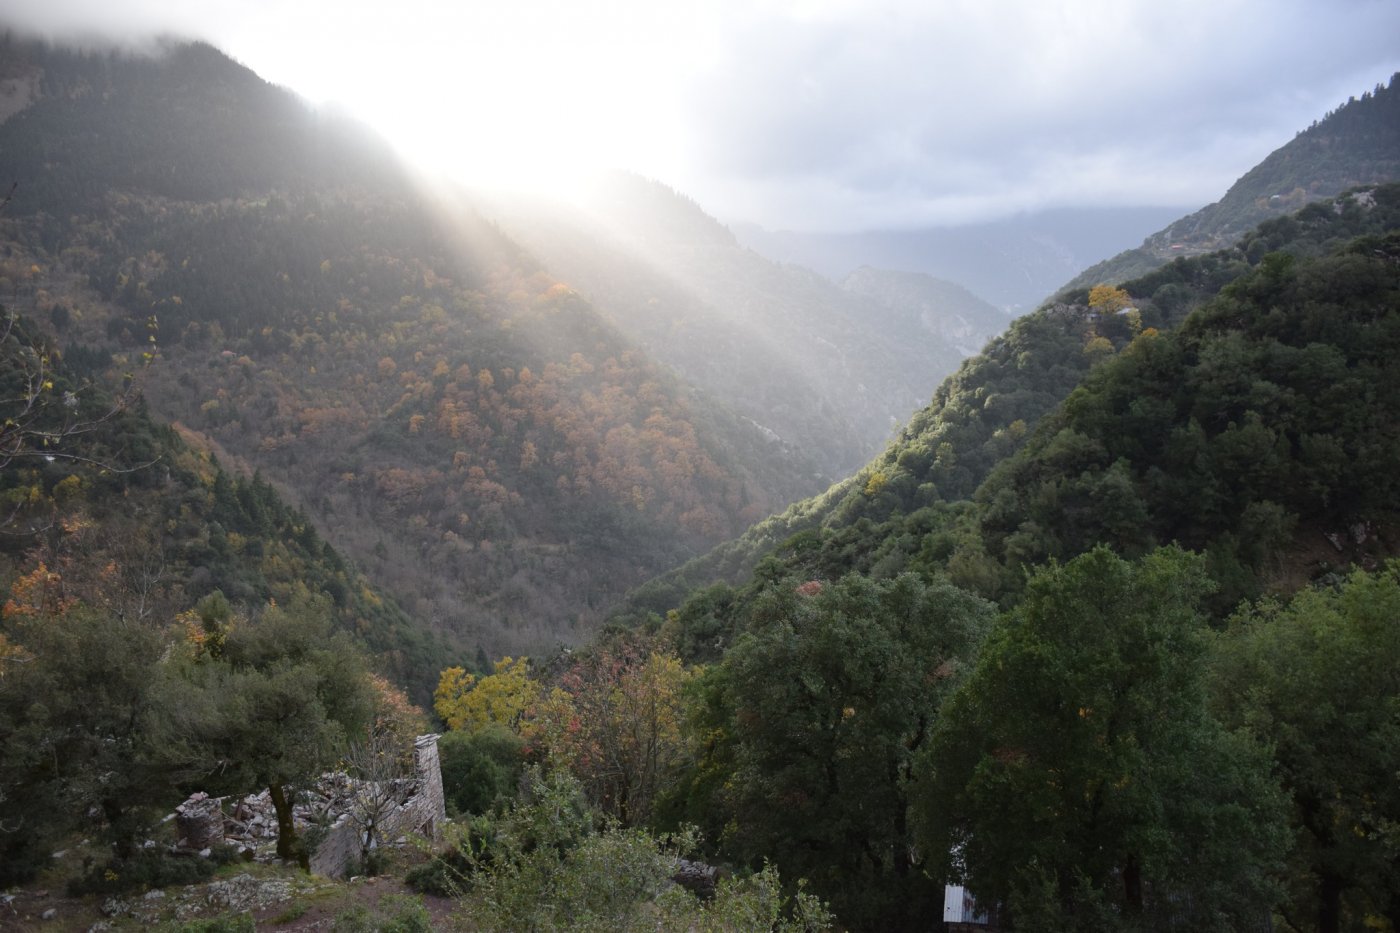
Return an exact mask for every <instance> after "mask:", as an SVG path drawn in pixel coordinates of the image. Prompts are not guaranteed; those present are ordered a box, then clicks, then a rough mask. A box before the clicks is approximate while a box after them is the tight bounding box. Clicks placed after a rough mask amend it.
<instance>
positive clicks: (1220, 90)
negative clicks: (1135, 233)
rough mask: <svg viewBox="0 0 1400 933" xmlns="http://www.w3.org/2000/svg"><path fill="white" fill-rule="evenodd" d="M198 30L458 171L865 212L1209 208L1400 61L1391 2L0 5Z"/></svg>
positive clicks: (14, 17)
mask: <svg viewBox="0 0 1400 933" xmlns="http://www.w3.org/2000/svg"><path fill="white" fill-rule="evenodd" d="M0 21H5V22H9V23H13V24H18V25H21V26H27V27H29V28H30V29H33V30H39V31H42V32H44V33H46V34H49V35H52V36H65V35H71V34H73V33H75V32H76V33H83V34H87V35H102V36H107V37H112V38H120V39H123V40H137V39H140V38H141V37H143V36H149V35H151V34H153V33H158V32H165V33H174V34H178V35H187V36H192V37H198V38H203V39H206V40H208V41H210V42H211V43H213V44H215V45H217V46H219V47H220V48H222V49H223V50H224V51H226V52H228V53H229V54H230V55H232V56H233V57H234V58H236V59H238V60H239V61H241V62H243V63H244V64H246V65H248V66H249V67H251V68H253V69H254V70H256V71H257V72H258V73H260V74H261V75H263V76H264V77H265V78H267V79H269V80H271V81H274V82H276V83H278V84H283V85H286V86H288V87H290V88H292V89H293V90H295V91H297V92H299V93H301V94H302V95H304V96H306V97H308V98H310V99H312V100H314V101H318V102H324V101H338V102H340V103H342V104H344V105H345V106H346V107H347V108H348V109H350V110H351V111H352V112H354V113H356V114H358V115H359V116H361V117H363V118H364V119H365V120H367V121H368V122H370V123H371V124H374V125H375V126H377V127H379V128H380V129H382V130H383V131H384V132H385V133H386V134H388V135H389V136H390V137H391V138H393V139H395V140H396V141H397V142H399V144H400V145H401V146H402V147H403V148H404V149H405V151H407V152H409V153H410V154H412V155H414V156H416V157H418V158H421V159H424V160H426V161H429V162H431V163H432V165H433V166H435V167H437V168H440V169H447V170H450V171H453V172H455V173H457V174H458V175H461V176H464V177H467V178H468V179H470V180H493V179H501V178H504V179H507V180H519V179H520V178H522V177H525V176H529V177H539V178H547V179H551V180H552V179H555V178H557V177H559V176H561V175H562V174H566V173H567V172H568V170H570V169H572V168H576V167H582V168H590V169H591V168H596V167H620V168H629V169H632V170H635V171H638V172H641V173H643V174H646V175H649V176H651V177H654V178H658V179H660V180H662V181H664V182H666V183H668V184H670V185H671V186H673V187H675V188H677V189H679V190H681V191H683V192H684V193H686V194H688V195H690V196H691V197H693V198H695V199H696V200H697V201H699V202H700V204H701V206H702V207H704V208H705V209H706V210H708V211H709V212H711V213H713V214H716V215H718V216H719V217H721V218H722V219H724V220H726V221H730V222H737V221H753V222H757V223H761V224H763V225H765V226H767V227H770V228H787V229H795V230H825V231H835V230H856V229H870V228H890V227H914V226H924V225H940V224H955V223H959V222H966V221H972V220H989V219H995V218H999V217H1004V216H1007V215H1009V214H1013V213H1016V212H1019V211H1027V210H1035V209H1038V208H1044V207H1059V206H1079V205H1100V204H1114V205H1171V206H1180V207H1182V208H1183V209H1194V208H1196V207H1200V206H1201V205H1203V204H1206V203H1208V202H1210V201H1213V200H1215V199H1217V198H1218V197H1219V196H1220V195H1221V194H1222V193H1223V192H1224V191H1225V189H1226V188H1227V187H1228V186H1229V185H1230V183H1231V182H1233V181H1234V180H1235V179H1236V178H1237V177H1239V176H1240V175H1241V174H1243V173H1244V172H1245V171H1247V170H1248V169H1249V168H1250V167H1252V166H1253V165H1254V164H1256V163H1257V162H1258V161H1259V160H1260V159H1262V158H1263V157H1264V156H1266V155H1267V154H1268V153H1269V152H1271V151H1272V150H1273V149H1275V148H1277V147H1278V146H1280V145H1282V144H1283V143H1285V142H1287V141H1288V140H1289V139H1291V138H1292V137H1293V135H1294V133H1295V132H1297V131H1298V130H1300V129H1303V128H1305V127H1306V126H1307V125H1308V124H1310V123H1311V122H1312V121H1313V120H1315V119H1319V118H1321V117H1322V115H1323V114H1324V113H1326V112H1327V111H1328V110H1330V109H1333V108H1334V107H1336V106H1337V105H1338V104H1340V103H1341V102H1343V101H1345V100H1346V99H1347V98H1348V97H1349V96H1352V95H1358V96H1359V95H1360V94H1361V93H1362V92H1363V91H1365V90H1368V89H1370V88H1372V87H1374V86H1375V85H1376V84H1377V83H1378V82H1385V81H1388V80H1389V77H1390V75H1391V74H1392V73H1394V72H1395V71H1397V70H1400V2H1396V0H1061V2H1058V3H1057V2H1053V0H1000V2H997V0H925V2H922V3H918V2H892V0H815V2H806V3H802V2H796V0H682V2H672V0H610V2H609V0H456V2H430V0H395V2H383V0H282V2H273V0H168V2H157V0H0Z"/></svg>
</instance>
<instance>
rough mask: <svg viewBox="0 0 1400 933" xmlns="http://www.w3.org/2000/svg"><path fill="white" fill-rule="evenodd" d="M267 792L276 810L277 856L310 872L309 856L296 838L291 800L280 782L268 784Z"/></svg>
mask: <svg viewBox="0 0 1400 933" xmlns="http://www.w3.org/2000/svg"><path fill="white" fill-rule="evenodd" d="M267 792H268V795H269V796H271V797H272V807H273V809H274V810H276V811H277V857H278V858H280V859H281V860H282V861H284V862H296V863H297V864H298V865H300V866H301V870H302V871H304V872H306V873H307V874H310V873H311V857H310V855H308V854H307V851H306V847H305V846H303V845H302V844H301V840H300V839H298V838H297V827H296V822H295V821H294V820H293V819H292V802H291V801H290V800H288V799H287V794H286V791H285V789H284V788H283V787H282V785H281V784H278V783H276V782H274V783H272V784H270V785H268V788H267Z"/></svg>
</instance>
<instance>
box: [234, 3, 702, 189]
mask: <svg viewBox="0 0 1400 933" xmlns="http://www.w3.org/2000/svg"><path fill="white" fill-rule="evenodd" d="M406 5H407V6H410V7H412V6H415V5H416V4H415V3H413V2H412V0H410V2H409V3H408V4H406ZM419 12H420V13H422V12H424V11H419ZM410 13H412V11H396V13H395V15H394V16H393V17H392V18H385V19H382V20H365V21H361V20H355V19H353V18H351V19H350V20H347V21H344V22H339V23H336V24H332V25H331V27H330V28H331V29H333V30H334V33H333V34H329V35H323V36H322V37H321V38H320V40H319V41H318V42H316V43H315V44H314V45H311V46H308V45H306V44H304V43H303V45H302V46H301V47H300V48H299V49H297V50H296V51H297V54H290V52H291V51H292V50H291V49H279V48H278V47H277V46H278V45H279V44H280V40H279V39H275V38H274V39H272V40H271V41H269V39H268V38H267V37H265V36H264V37H261V38H260V39H259V42H258V43H257V45H256V46H252V45H250V51H251V54H248V55H244V56H242V57H243V58H244V60H245V61H247V62H248V64H250V65H251V66H253V67H255V68H258V69H259V70H260V71H262V72H263V73H264V74H267V76H268V77H269V78H271V79H272V80H274V81H276V82H277V83H280V84H285V85H287V86H289V87H291V88H292V89H293V90H296V91H298V92H299V93H301V94H303V95H305V96H308V97H309V98H311V99H312V100H314V101H317V102H335V103H336V104H338V105H341V106H344V107H345V108H346V109H347V110H349V111H350V112H351V113H353V114H355V115H356V116H357V117H359V118H360V119H362V120H364V121H365V122H366V123H368V124H370V125H371V126H373V127H375V128H376V129H377V130H379V131H380V132H382V133H383V134H384V135H385V136H386V137H387V138H388V139H389V140H390V141H391V142H392V143H393V144H394V145H395V146H396V147H397V148H398V149H399V150H400V152H402V153H403V155H404V156H405V157H406V158H408V159H409V160H410V161H411V162H413V163H415V164H416V165H418V166H420V167H422V168H424V169H425V170H428V171H431V172H434V173H441V174H445V175H447V176H449V177H451V178H453V179H455V180H458V181H461V182H463V183H465V184H469V185H472V186H502V187H509V188H528V189H534V190H538V189H545V190H548V191H557V190H559V189H565V188H569V187H570V186H572V185H574V184H575V183H576V182H577V181H578V180H579V179H580V177H584V176H590V177H591V176H592V175H593V174H595V173H596V172H597V171H599V170H603V169H612V168H628V169H632V170H635V171H640V172H643V173H646V174H653V175H657V176H665V177H670V178H676V177H683V176H684V175H685V174H686V166H685V165H684V164H683V163H684V161H685V153H686V151H687V149H688V147H687V145H686V141H685V139H684V138H683V134H682V131H681V128H680V121H679V119H678V111H679V109H680V108H679V106H678V96H679V95H682V94H684V93H685V85H686V82H687V81H688V80H690V79H691V78H692V77H693V76H694V75H695V74H696V72H697V71H698V70H699V69H700V68H702V67H703V64H704V63H705V62H706V61H707V60H708V56H709V52H710V46H711V44H712V42H713V39H712V37H709V33H708V32H707V30H705V29H703V28H699V27H698V26H696V25H695V24H686V23H685V22H683V21H674V20H673V21H666V22H663V21H662V20H664V16H663V14H662V12H661V11H656V10H653V9H650V8H648V7H644V6H640V5H639V6H636V7H634V8H631V9H627V10H622V9H621V8H619V9H618V10H615V11H613V13H614V14H615V15H611V16H609V15H606V14H600V13H599V12H598V11H597V10H596V9H595V10H591V11H581V10H580V9H579V8H578V6H577V5H574V4H564V3H551V2H545V3H535V4H527V5H524V6H522V7H521V8H518V9H514V10H509V11H504V10H496V11H485V10H483V9H480V8H478V9H472V8H471V7H468V6H464V7H463V8H461V9H459V10H457V11H452V12H447V11H444V10H442V9H441V8H436V9H433V10H432V11H431V13H429V14H426V15H423V16H421V17H415V16H414V15H409V14H410ZM624 14H625V15H624ZM658 18H660V19H658ZM424 23H429V24H431V26H430V27H425V26H424V25H423V24H424ZM546 25H547V26H548V28H546ZM293 32H295V33H300V32H302V31H301V30H293ZM254 59H258V60H254ZM264 61H265V62H266V63H267V64H266V65H264V64H263V63H264Z"/></svg>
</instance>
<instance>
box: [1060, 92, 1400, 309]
mask: <svg viewBox="0 0 1400 933" xmlns="http://www.w3.org/2000/svg"><path fill="white" fill-rule="evenodd" d="M1396 180H1400V74H1396V75H1392V76H1391V79H1390V82H1389V83H1388V84H1385V85H1377V86H1376V88H1375V89H1374V90H1373V91H1366V92H1364V93H1363V94H1362V95H1361V96H1360V97H1359V98H1358V97H1353V98H1352V99H1350V100H1348V101H1347V102H1346V103H1344V104H1342V105H1341V106H1340V107H1338V108H1337V109H1336V110H1334V111H1332V112H1330V113H1328V114H1327V115H1326V116H1325V117H1323V118H1322V119H1321V120H1319V121H1317V122H1315V123H1313V124H1312V126H1310V127H1308V128H1307V129H1305V130H1300V131H1299V133H1298V135H1297V136H1295V137H1294V138H1293V139H1292V140H1290V141H1289V142H1287V143H1285V144H1284V145H1283V146H1280V147H1279V148H1278V149H1276V150H1274V151H1273V152H1272V153H1270V154H1269V156H1268V157H1267V158H1265V159H1264V161H1263V162H1260V163H1259V164H1258V165H1256V166H1255V167H1254V168H1252V169H1250V170H1249V171H1248V172H1246V173H1245V174H1244V175H1243V176H1241V177H1240V179H1239V180H1238V181H1236V182H1235V183H1234V184H1233V185H1231V186H1230V190H1229V191H1227V192H1226V193H1225V196H1224V197H1222V198H1221V199H1220V200H1219V201H1217V202H1215V203H1214V204H1210V205H1207V206H1206V207H1203V208H1201V209H1200V210H1199V211H1196V212H1195V213H1193V214H1189V215H1187V216H1186V217H1182V218H1180V219H1179V220H1177V221H1175V222H1173V223H1171V224H1168V225H1167V226H1166V227H1164V228H1163V229H1161V230H1159V231H1158V232H1156V233H1154V234H1152V235H1150V236H1149V237H1147V238H1146V239H1145V240H1144V241H1143V243H1142V245H1141V246H1139V247H1136V248H1134V249H1130V250H1125V251H1123V252H1122V253H1119V254H1118V255H1116V256H1114V257H1112V258H1111V259H1106V260H1104V261H1103V262H1100V263H1097V264H1095V265H1093V266H1091V267H1089V268H1088V269H1085V270H1084V271H1083V272H1081V273H1080V274H1078V275H1076V276H1074V277H1073V278H1072V279H1070V280H1069V281H1068V283H1067V284H1065V285H1064V286H1062V287H1061V288H1059V289H1058V291H1057V293H1064V292H1068V291H1071V290H1074V289H1080V288H1090V287H1092V286H1094V285H1098V284H1101V283H1118V282H1122V281H1125V280H1127V279H1129V278H1134V277H1137V276H1141V275H1145V274H1147V273H1148V272H1151V271H1152V270H1153V269H1155V268H1157V267H1159V266H1161V265H1163V264H1165V263H1167V262H1170V261H1171V260H1173V259H1175V258H1177V257H1180V256H1196V255H1200V254H1201V253H1206V252H1210V251H1212V250H1217V249H1222V248H1224V247H1226V246H1229V245H1230V244H1232V243H1234V242H1235V241H1236V240H1238V239H1239V238H1240V237H1241V236H1242V235H1243V234H1244V233H1245V232H1247V231H1248V230H1250V229H1251V228H1253V227H1254V226H1256V225H1257V224H1259V223H1261V222H1263V221H1265V220H1268V219H1270V218H1272V217H1280V216H1283V215H1286V214H1289V213H1292V212H1294V211H1296V210H1298V209H1299V208H1301V207H1303V206H1304V205H1305V204H1308V203H1311V202H1312V201H1316V200H1322V199H1327V198H1332V197H1335V196H1336V195H1338V194H1340V193H1341V192H1343V191H1345V190H1346V189H1348V188H1354V187H1358V186H1361V185H1375V184H1384V183H1386V182H1391V181H1396Z"/></svg>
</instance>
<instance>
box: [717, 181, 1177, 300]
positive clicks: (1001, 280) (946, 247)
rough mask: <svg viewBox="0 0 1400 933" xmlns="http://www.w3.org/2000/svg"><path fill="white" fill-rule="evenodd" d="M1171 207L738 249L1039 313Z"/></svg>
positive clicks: (800, 237)
mask: <svg viewBox="0 0 1400 933" xmlns="http://www.w3.org/2000/svg"><path fill="white" fill-rule="evenodd" d="M1176 216H1179V214H1178V211H1177V210H1176V209H1173V208H1163V207H1125V208H1116V207H1106V208H1057V209H1052V210H1046V211H1041V212H1037V213H1032V214H1026V215H1022V216H1018V217H1013V218H1008V219H1006V220H999V221H992V222H989V223H980V224H967V225H964V226H958V227H935V228H929V229H922V230H871V231H865V232H860V233H828V234H823V233H797V232H793V231H769V230H764V229H762V228H759V227H755V226H752V225H738V226H736V227H735V228H734V229H735V231H736V233H737V235H738V237H739V240H740V242H742V243H743V244H744V245H745V246H747V247H749V248H750V249H753V250H755V251H757V252H759V253H762V254H763V255H765V256H769V257H771V258H773V259H776V260H779V261H781V262H790V263H796V264H798V265H803V266H807V267H808V268H810V269H814V270H816V271H817V272H820V273H821V274H822V275H824V276H826V277H827V278H830V279H832V280H833V281H838V282H839V281H841V280H842V279H843V278H845V277H846V276H847V275H849V274H850V273H851V272H853V271H854V270H855V269H857V268H859V267H861V266H870V267H873V268H879V269H900V270H904V271H908V272H921V273H924V274H926V275H931V276H934V277H936V278H940V279H946V280H948V281H952V282H956V283H957V284H959V285H961V286H963V287H964V288H966V289H968V290H969V291H971V292H973V293H974V294H975V295H977V297H979V298H981V299H983V300H985V301H988V302H990V303H991V304H993V305H995V306H996V307H998V308H1000V309H1002V310H1003V311H1004V312H1008V313H1023V312H1025V311H1029V310H1031V309H1033V308H1035V307H1036V306H1037V305H1038V304H1039V303H1040V302H1041V301H1042V300H1043V299H1044V298H1045V296H1046V295H1049V294H1050V293H1051V291H1052V290H1053V289H1054V288H1055V287H1056V286H1057V285H1059V283H1061V282H1063V281H1065V279H1066V278H1067V277H1069V276H1071V275H1073V274H1074V273H1075V272H1077V271H1078V270H1080V269H1083V268H1084V267H1085V266H1086V265H1088V264H1090V263H1093V262H1097V261H1098V260H1099V259H1101V258H1103V257H1106V256H1111V255H1113V254H1114V253H1116V252H1118V251H1120V250H1121V249H1122V248H1123V244H1125V243H1133V242H1136V241H1137V240H1138V239H1140V238H1141V237H1142V236H1144V235H1145V234H1146V233H1147V232H1148V231H1150V230H1154V229H1157V228H1158V227H1159V226H1160V225H1161V224H1163V223H1166V222H1167V221H1168V220H1170V219H1171V218H1173V217H1176Z"/></svg>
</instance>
